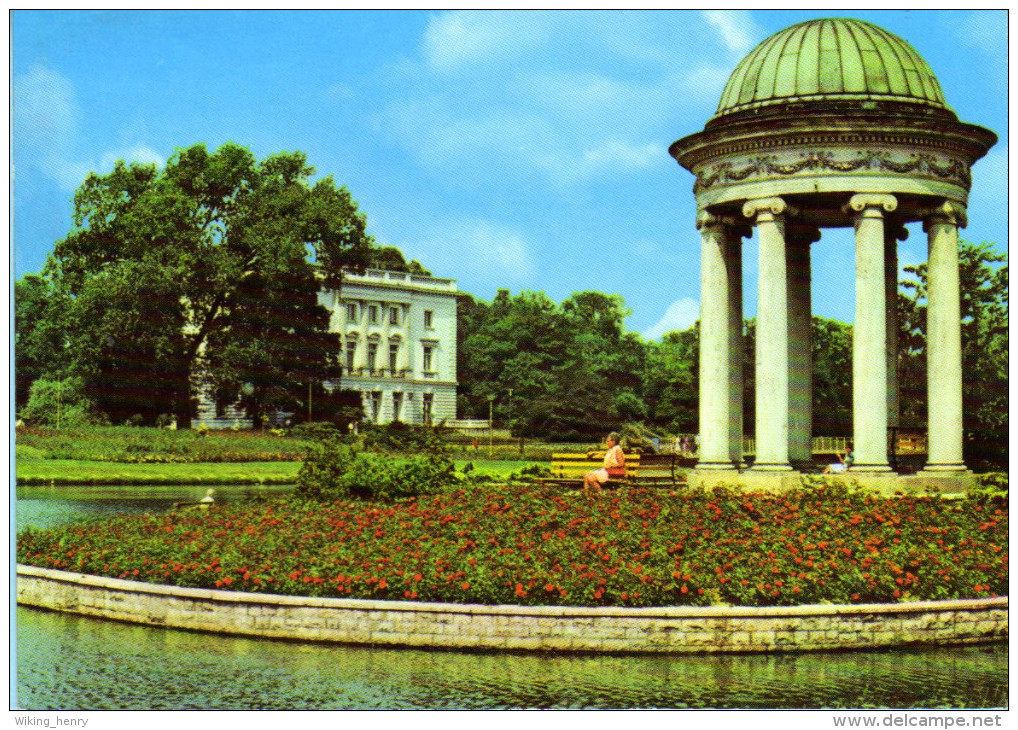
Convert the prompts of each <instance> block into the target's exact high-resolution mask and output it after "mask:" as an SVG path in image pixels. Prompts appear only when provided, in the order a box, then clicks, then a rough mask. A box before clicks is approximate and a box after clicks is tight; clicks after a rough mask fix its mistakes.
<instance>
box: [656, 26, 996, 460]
mask: <svg viewBox="0 0 1018 730" xmlns="http://www.w3.org/2000/svg"><path fill="white" fill-rule="evenodd" d="M996 140H997V137H996V135H995V134H994V133H993V132H991V131H990V130H988V129H984V128H982V127H978V126H975V125H972V124H966V123H964V122H962V121H960V120H959V119H958V117H957V115H956V114H955V113H954V112H953V111H952V110H951V109H950V108H949V107H948V106H947V103H946V101H945V99H944V94H943V92H942V91H941V88H940V84H939V83H938V82H937V79H936V77H935V76H934V74H933V72H932V70H931V69H930V67H929V66H928V65H927V64H926V62H925V61H924V60H923V59H922V58H921V57H920V56H919V54H918V53H917V52H916V51H915V49H913V48H912V47H911V46H910V45H909V44H908V43H906V42H905V41H904V40H902V39H901V38H898V37H897V36H895V35H892V34H891V33H888V32H887V31H885V30H883V29H881V28H879V27H877V26H875V25H873V24H871V23H866V22H863V21H860V20H853V19H847V18H834V19H823V20H811V21H808V22H805V23H800V24H798V25H794V26H792V27H790V28H786V29H785V30H783V31H781V32H779V33H776V34H774V35H773V36H771V37H769V38H767V39H766V40H764V41H763V42H762V43H761V44H760V45H759V46H757V47H756V48H755V49H754V50H753V51H752V52H751V53H750V54H749V55H748V56H746V57H745V58H744V59H743V60H742V62H741V63H739V65H738V66H737V67H736V68H735V71H734V72H733V73H732V75H731V77H730V78H729V80H728V83H727V85H726V86H725V89H724V92H723V93H722V95H721V101H720V103H719V104H718V108H717V112H716V113H715V115H714V116H713V117H712V118H711V119H710V120H709V121H708V122H707V124H706V125H705V127H704V129H703V131H702V132H698V133H696V134H692V135H689V136H688V137H684V138H682V139H680V140H678V141H677V142H675V143H674V144H672V146H671V148H670V149H669V152H670V153H671V155H672V156H673V157H674V158H675V159H676V160H677V161H678V162H679V164H681V165H682V166H683V167H685V168H686V169H688V170H689V171H690V172H692V173H693V174H694V175H695V177H696V183H695V185H694V187H693V192H694V194H695V196H696V202H697V227H698V229H699V230H700V237H701V274H700V290H701V296H700V302H701V304H700V307H701V310H700V463H699V466H698V469H699V470H700V471H701V473H704V472H707V471H710V470H717V471H730V470H733V469H737V468H739V465H740V462H741V459H742V452H743V450H742V439H743V437H742V434H743V423H742V357H743V354H742V353H743V332H742V317H743V313H742V239H743V238H744V237H746V236H749V235H750V234H751V232H752V231H751V227H755V228H756V233H757V236H758V239H759V281H758V287H759V290H758V305H757V325H756V327H757V329H756V343H757V345H756V362H755V373H756V393H755V399H756V402H755V405H756V409H755V412H756V424H755V434H756V459H755V463H754V465H753V469H752V470H753V471H755V472H759V473H775V472H776V473H788V472H790V471H792V470H793V469H794V468H795V467H796V465H798V464H799V463H800V462H801V463H807V462H809V461H811V459H812V453H811V452H812V449H811V435H812V408H811V403H812V393H811V382H812V357H811V353H812V346H811V342H810V326H811V293H810V290H811V281H810V279H811V276H810V245H811V243H813V242H815V241H817V240H819V239H820V233H821V229H823V228H831V227H853V228H854V230H855V322H854V326H853V360H852V414H853V432H852V438H853V441H854V451H855V464H854V466H853V471H855V472H864V473H865V472H870V473H881V472H890V471H891V467H890V463H889V459H888V428H889V427H892V426H896V425H898V424H897V420H898V386H897V379H896V376H895V363H896V361H897V328H898V323H897V317H896V306H895V305H896V292H897V288H898V287H897V268H898V264H897V241H899V240H904V237H905V236H906V235H907V231H906V230H905V229H904V228H903V225H904V224H905V223H910V222H916V221H921V222H922V223H923V230H924V231H925V232H926V234H927V236H928V245H929V299H928V331H927V342H928V345H927V356H928V360H929V362H928V365H929V367H928V372H929V378H928V383H927V387H928V400H929V433H928V461H927V464H926V467H925V469H926V470H927V471H928V472H931V473H937V474H945V473H946V474H951V473H959V472H964V471H965V465H964V462H963V458H962V410H961V409H962V397H961V396H962V393H961V384H962V373H961V329H960V315H959V284H958V229H959V228H960V227H964V226H965V225H966V216H965V209H966V203H967V200H968V192H969V188H970V186H971V168H972V165H973V164H974V163H975V162H976V160H978V159H979V158H980V157H982V156H983V155H985V154H986V152H987V151H988V150H989V149H990V147H992V146H993V144H994V143H995V142H996ZM825 285H827V286H837V285H838V282H830V283H825Z"/></svg>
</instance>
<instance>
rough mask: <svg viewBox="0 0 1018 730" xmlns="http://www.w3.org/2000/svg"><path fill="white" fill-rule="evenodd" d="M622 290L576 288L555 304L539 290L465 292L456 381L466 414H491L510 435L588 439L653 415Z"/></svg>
mask: <svg viewBox="0 0 1018 730" xmlns="http://www.w3.org/2000/svg"><path fill="white" fill-rule="evenodd" d="M627 315H628V311H627V310H626V308H625V303H624V302H623V300H622V298H621V297H618V296H613V295H608V294H602V293H600V292H580V293H576V294H573V295H572V296H571V297H569V298H568V299H566V301H564V302H563V303H562V304H561V305H556V304H555V302H553V301H552V300H551V299H549V298H548V296H547V295H546V294H544V293H543V292H531V291H524V292H521V293H520V294H519V295H518V296H516V297H513V296H511V295H510V294H509V292H508V290H504V289H503V290H500V291H499V292H498V294H497V295H496V297H495V299H494V301H493V302H491V303H490V304H488V303H485V302H476V301H474V300H473V299H472V298H464V299H463V300H462V301H461V303H460V308H459V318H460V321H459V324H460V329H461V338H462V339H461V344H460V360H459V363H460V364H459V371H458V374H459V380H460V403H461V404H462V406H463V409H464V412H465V413H469V414H473V415H475V416H486V415H487V412H488V404H489V398H490V399H491V400H492V401H493V405H494V413H495V415H496V417H498V418H499V419H500V420H503V421H505V422H508V423H509V425H510V427H511V428H512V430H513V432H514V433H517V434H522V435H532V436H545V437H551V438H556V439H558V438H574V437H577V438H578V437H584V438H589V437H590V435H592V434H597V433H601V432H603V431H607V430H610V429H612V428H618V427H619V425H620V424H621V423H622V422H623V421H626V420H633V419H639V418H642V417H644V416H645V415H646V414H647V408H646V405H645V404H644V402H643V400H642V397H641V395H640V381H641V377H642V374H643V367H644V360H645V357H646V352H645V346H644V343H643V342H642V341H641V340H640V338H639V336H638V335H636V334H634V333H629V332H626V331H625V327H624V320H625V317H626V316H627Z"/></svg>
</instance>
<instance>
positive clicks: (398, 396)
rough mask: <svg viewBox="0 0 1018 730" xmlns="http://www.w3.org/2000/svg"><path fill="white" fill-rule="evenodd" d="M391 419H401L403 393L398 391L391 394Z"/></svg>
mask: <svg viewBox="0 0 1018 730" xmlns="http://www.w3.org/2000/svg"><path fill="white" fill-rule="evenodd" d="M392 420H394V421H402V420H403V394H402V393H399V392H397V393H393V394H392Z"/></svg>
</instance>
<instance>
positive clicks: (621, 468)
mask: <svg viewBox="0 0 1018 730" xmlns="http://www.w3.org/2000/svg"><path fill="white" fill-rule="evenodd" d="M605 442H606V443H607V444H608V450H607V451H606V452H605V455H604V467H602V468H601V469H595V470H594V471H588V472H587V473H586V474H584V475H583V488H584V489H591V490H593V491H598V490H600V489H601V485H602V484H604V483H605V482H607V481H608V480H609V479H619V478H621V477H624V476H625V475H626V455H625V454H623V453H622V447H621V446H619V445H618V444H619V435H618V434H617V433H615V432H614V431H612V432H611V433H610V434H608V438H606V439H605Z"/></svg>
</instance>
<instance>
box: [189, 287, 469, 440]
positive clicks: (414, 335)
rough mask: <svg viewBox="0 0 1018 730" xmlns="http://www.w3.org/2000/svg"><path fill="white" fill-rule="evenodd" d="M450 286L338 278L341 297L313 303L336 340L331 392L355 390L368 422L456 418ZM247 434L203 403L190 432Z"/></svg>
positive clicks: (239, 419)
mask: <svg viewBox="0 0 1018 730" xmlns="http://www.w3.org/2000/svg"><path fill="white" fill-rule="evenodd" d="M456 297H457V290H456V282H455V280H453V279H440V278H437V277H433V276H421V275H418V274H409V273H404V272H396V271H382V270H379V269H368V270H366V271H365V272H364V273H363V274H354V273H349V272H347V273H344V275H343V288H342V291H336V290H331V289H323V290H322V291H321V292H319V295H318V301H319V303H320V304H322V305H323V306H325V307H327V308H328V309H329V311H330V312H331V314H332V318H331V321H330V330H331V331H333V332H338V333H340V334H341V335H342V348H343V352H342V356H341V364H342V373H343V374H342V377H341V379H340V382H334V381H333V382H328V383H326V387H328V388H330V389H332V390H334V389H336V388H343V389H346V390H356V391H360V393H361V398H362V403H363V406H364V418H365V419H366V420H367V421H370V422H372V423H389V422H390V421H397V420H398V421H402V422H403V423H408V424H429V425H430V424H433V423H438V422H440V421H442V420H448V421H452V420H453V419H455V418H456ZM200 424H204V425H205V426H206V427H208V428H229V427H232V426H239V427H250V425H251V420H250V419H249V418H246V417H245V416H244V413H243V412H242V411H241V410H240V409H238V408H235V407H230V408H227V409H225V411H222V410H221V411H220V412H218V413H217V411H216V407H215V405H214V404H213V403H212V402H211V401H209V400H208V399H206V398H203V399H202V400H201V402H200V403H199V406H198V415H197V417H196V418H195V419H194V421H193V426H194V427H198V426H199V425H200Z"/></svg>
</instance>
